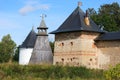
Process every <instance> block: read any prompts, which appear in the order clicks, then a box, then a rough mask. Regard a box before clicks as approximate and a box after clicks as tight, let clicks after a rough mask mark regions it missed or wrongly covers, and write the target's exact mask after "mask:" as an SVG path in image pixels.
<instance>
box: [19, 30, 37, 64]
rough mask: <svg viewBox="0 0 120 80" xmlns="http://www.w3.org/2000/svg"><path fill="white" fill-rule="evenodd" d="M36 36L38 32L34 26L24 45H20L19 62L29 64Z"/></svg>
mask: <svg viewBox="0 0 120 80" xmlns="http://www.w3.org/2000/svg"><path fill="white" fill-rule="evenodd" d="M36 38H37V37H36V33H35V31H34V29H33V28H32V30H31V31H30V33H29V34H28V36H27V37H26V39H25V40H24V42H23V43H22V45H20V46H19V64H21V65H27V64H28V63H29V61H30V57H31V54H32V51H33V47H34V45H35V41H36Z"/></svg>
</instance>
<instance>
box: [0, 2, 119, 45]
mask: <svg viewBox="0 0 120 80" xmlns="http://www.w3.org/2000/svg"><path fill="white" fill-rule="evenodd" d="M78 1H79V0H0V40H1V38H2V37H3V36H4V35H7V34H10V35H11V37H12V39H13V40H14V41H15V42H16V43H17V45H20V44H21V43H22V42H23V41H24V39H25V38H26V36H27V34H28V33H29V32H30V31H31V29H32V26H34V29H35V31H36V32H37V29H36V28H37V27H38V26H39V24H40V20H41V17H40V16H41V14H46V15H47V17H46V18H45V22H46V24H47V27H49V29H48V32H51V31H53V30H55V29H57V28H58V27H59V26H60V25H61V24H62V23H63V21H64V20H65V19H66V18H67V17H68V16H69V15H70V14H71V13H72V12H73V10H74V9H75V8H76V7H77V3H78ZM80 1H81V2H82V6H81V8H82V9H83V11H85V10H86V9H87V8H95V9H96V10H98V8H99V7H100V5H103V4H110V3H113V2H118V3H119V4H120V0H80ZM53 38H54V36H53V35H49V39H50V40H54V39H53Z"/></svg>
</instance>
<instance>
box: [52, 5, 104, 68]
mask: <svg viewBox="0 0 120 80" xmlns="http://www.w3.org/2000/svg"><path fill="white" fill-rule="evenodd" d="M101 33H103V31H102V30H101V29H100V28H99V27H98V26H97V25H96V24H95V23H94V22H93V21H92V20H91V19H90V18H89V17H88V12H87V11H86V13H84V12H83V11H82V10H81V8H80V5H78V6H77V8H76V9H75V10H74V11H73V12H72V14H71V15H70V16H69V17H68V18H67V19H66V20H65V22H64V23H63V24H62V25H61V26H60V27H59V28H58V29H57V30H55V31H53V32H51V34H55V49H54V62H53V64H58V65H73V66H86V67H89V68H98V55H97V47H96V45H95V41H94V39H96V38H97V37H98V36H99V35H100V34H101Z"/></svg>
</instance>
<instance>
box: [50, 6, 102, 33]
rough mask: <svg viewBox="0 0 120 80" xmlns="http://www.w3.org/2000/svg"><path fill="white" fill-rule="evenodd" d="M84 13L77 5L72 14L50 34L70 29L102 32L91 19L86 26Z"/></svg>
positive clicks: (69, 30) (70, 30)
mask: <svg viewBox="0 0 120 80" xmlns="http://www.w3.org/2000/svg"><path fill="white" fill-rule="evenodd" d="M84 18H85V13H84V12H83V11H82V10H81V9H80V7H79V6H78V7H77V8H76V9H75V10H74V11H73V12H72V14H71V15H70V16H69V17H68V18H67V19H66V20H65V22H64V23H63V24H62V25H61V26H60V27H59V28H58V29H57V30H55V31H53V32H51V34H56V33H62V32H72V31H93V32H103V31H102V30H101V29H100V28H99V27H98V26H97V25H96V24H95V23H94V22H93V21H92V20H91V19H89V20H90V25H89V26H87V25H86V24H85V22H84Z"/></svg>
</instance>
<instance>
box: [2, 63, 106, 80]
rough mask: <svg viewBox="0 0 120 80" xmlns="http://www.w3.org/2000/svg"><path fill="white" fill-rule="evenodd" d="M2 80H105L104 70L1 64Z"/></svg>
mask: <svg viewBox="0 0 120 80" xmlns="http://www.w3.org/2000/svg"><path fill="white" fill-rule="evenodd" d="M0 80H105V79H104V72H103V70H95V69H87V68H85V67H68V66H64V67H63V66H53V65H28V66H21V65H18V64H0Z"/></svg>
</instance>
